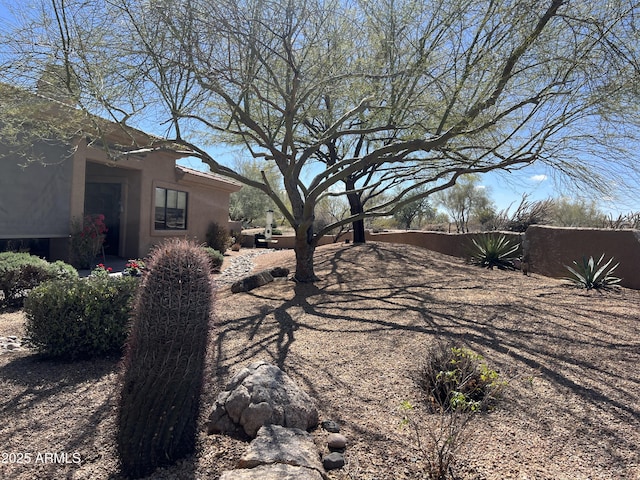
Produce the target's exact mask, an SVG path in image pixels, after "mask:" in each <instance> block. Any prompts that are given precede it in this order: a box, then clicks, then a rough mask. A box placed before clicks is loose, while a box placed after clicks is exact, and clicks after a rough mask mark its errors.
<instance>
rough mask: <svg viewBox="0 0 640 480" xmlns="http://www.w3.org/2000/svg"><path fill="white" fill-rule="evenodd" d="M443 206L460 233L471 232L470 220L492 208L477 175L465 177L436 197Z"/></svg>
mask: <svg viewBox="0 0 640 480" xmlns="http://www.w3.org/2000/svg"><path fill="white" fill-rule="evenodd" d="M436 198H437V201H438V204H439V205H441V206H442V207H443V208H444V209H445V210H446V212H447V213H448V214H449V215H450V217H451V218H452V219H453V221H454V223H455V224H456V230H457V231H458V232H459V233H464V232H468V231H469V220H470V219H471V217H472V216H480V215H482V214H484V213H486V211H487V209H489V208H492V207H491V205H492V203H491V199H490V198H489V195H488V193H487V191H486V188H484V187H483V186H481V185H480V184H479V177H478V176H477V175H465V176H463V177H461V179H460V180H459V181H458V183H456V184H455V185H454V186H452V187H451V188H448V189H447V190H443V191H442V192H439V193H438V194H437V195H436Z"/></svg>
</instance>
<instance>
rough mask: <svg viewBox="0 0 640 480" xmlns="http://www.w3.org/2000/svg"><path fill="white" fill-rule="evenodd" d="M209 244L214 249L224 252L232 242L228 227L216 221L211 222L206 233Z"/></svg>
mask: <svg viewBox="0 0 640 480" xmlns="http://www.w3.org/2000/svg"><path fill="white" fill-rule="evenodd" d="M205 238H206V241H207V246H208V247H211V248H213V249H214V250H217V251H219V252H220V253H224V252H226V251H227V248H229V246H230V244H231V235H230V234H229V231H228V230H227V229H226V228H223V227H221V226H220V225H218V224H217V223H215V222H211V223H210V224H209V227H208V228H207V233H206V236H205Z"/></svg>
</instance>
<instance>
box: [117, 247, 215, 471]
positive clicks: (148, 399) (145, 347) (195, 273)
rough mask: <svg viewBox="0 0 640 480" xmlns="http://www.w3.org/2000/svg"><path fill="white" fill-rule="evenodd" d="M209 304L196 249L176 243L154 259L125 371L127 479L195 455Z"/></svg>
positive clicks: (122, 450)
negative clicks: (192, 454)
mask: <svg viewBox="0 0 640 480" xmlns="http://www.w3.org/2000/svg"><path fill="white" fill-rule="evenodd" d="M212 296H213V283H212V279H211V275H210V267H209V260H208V258H207V255H206V254H205V252H204V251H203V249H202V248H201V247H199V246H197V245H195V244H193V243H190V242H187V241H185V240H174V241H171V242H168V243H166V244H164V245H161V246H159V247H157V248H156V249H155V250H154V252H152V254H151V257H150V259H149V261H148V263H147V272H146V273H145V275H144V276H143V277H142V284H141V286H140V288H139V290H138V294H137V296H136V301H135V308H134V314H133V324H132V328H131V334H130V337H129V340H128V343H127V352H126V355H125V360H124V363H123V372H122V389H121V394H120V401H119V410H118V420H117V426H118V428H117V429H118V431H117V435H116V439H117V445H118V454H119V457H120V461H121V465H122V472H123V473H124V474H125V475H126V476H129V477H134V478H139V477H143V476H145V475H148V474H150V473H151V472H153V470H155V469H156V468H157V467H160V466H163V465H170V464H172V463H174V462H176V461H177V460H179V459H180V458H182V457H184V456H186V455H189V454H191V453H193V452H194V450H195V445H196V437H197V420H198V414H199V408H200V393H201V390H202V384H203V376H204V370H205V355H206V346H207V341H208V340H207V336H208V332H209V322H210V318H211V312H212Z"/></svg>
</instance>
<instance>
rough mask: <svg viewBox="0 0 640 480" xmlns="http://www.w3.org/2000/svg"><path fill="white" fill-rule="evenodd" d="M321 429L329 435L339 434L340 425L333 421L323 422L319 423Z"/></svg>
mask: <svg viewBox="0 0 640 480" xmlns="http://www.w3.org/2000/svg"><path fill="white" fill-rule="evenodd" d="M321 426H322V428H324V429H325V430H326V431H327V432H331V433H340V425H338V423H337V422H334V421H333V420H324V421H323V422H322V423H321Z"/></svg>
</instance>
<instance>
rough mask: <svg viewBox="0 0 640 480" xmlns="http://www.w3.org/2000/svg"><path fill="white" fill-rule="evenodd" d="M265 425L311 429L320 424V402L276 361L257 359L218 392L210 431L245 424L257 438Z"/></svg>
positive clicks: (228, 429)
mask: <svg viewBox="0 0 640 480" xmlns="http://www.w3.org/2000/svg"><path fill="white" fill-rule="evenodd" d="M263 425H281V426H284V427H289V428H299V429H301V430H309V429H311V428H314V427H315V426H317V425H318V410H317V408H316V402H315V400H314V399H312V398H311V397H310V396H309V395H308V394H307V393H306V392H304V391H303V390H301V389H300V388H299V387H298V386H297V385H296V384H295V383H294V382H293V380H291V378H290V377H289V376H288V375H287V374H286V373H284V372H283V371H282V370H280V369H279V368H278V367H276V366H275V365H271V364H269V363H267V362H261V361H259V362H254V363H252V364H250V365H249V366H248V367H245V368H242V369H241V370H240V371H239V372H237V373H236V374H235V375H234V376H233V378H232V379H231V381H230V382H229V384H228V385H227V387H226V388H225V391H223V392H222V393H220V394H219V395H218V398H217V399H216V402H215V404H214V409H213V412H212V413H211V415H210V417H209V423H208V432H209V433H228V432H231V431H233V430H231V429H232V428H233V429H234V430H235V429H236V428H241V429H242V430H244V432H245V433H246V434H247V435H249V436H250V437H251V438H254V437H255V436H256V434H257V432H258V430H259V429H260V427H262V426H263Z"/></svg>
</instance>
